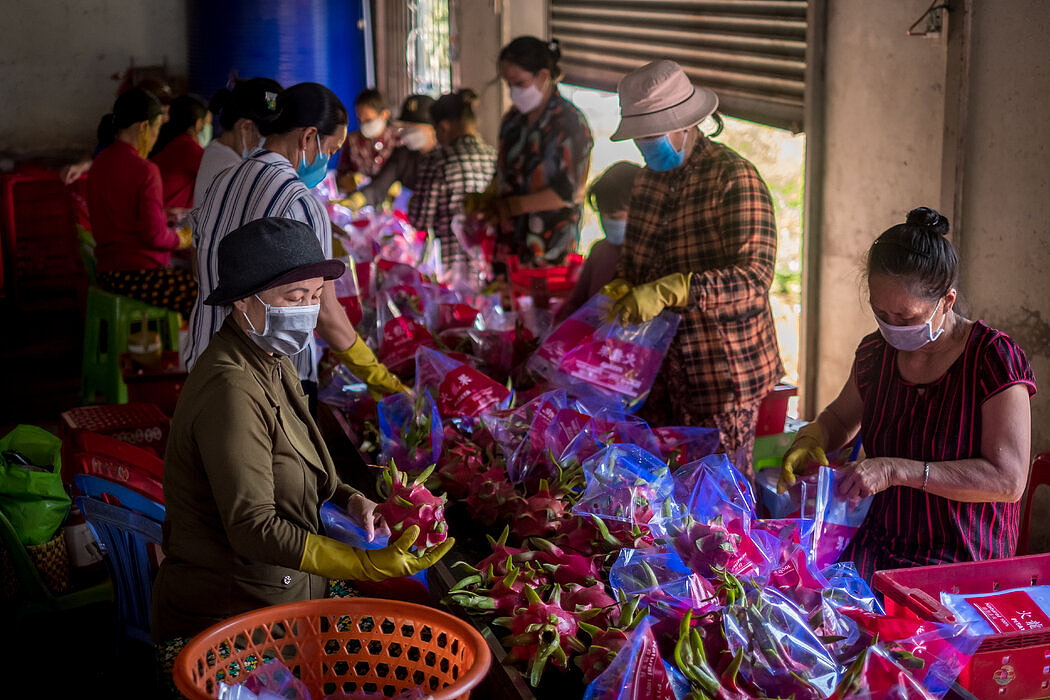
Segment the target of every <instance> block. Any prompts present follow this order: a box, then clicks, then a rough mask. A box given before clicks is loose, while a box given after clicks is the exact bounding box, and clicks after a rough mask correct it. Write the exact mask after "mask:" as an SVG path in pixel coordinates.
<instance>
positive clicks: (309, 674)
mask: <svg viewBox="0 0 1050 700" xmlns="http://www.w3.org/2000/svg"><path fill="white" fill-rule="evenodd" d="M270 659H279V660H280V661H281V663H283V664H284V665H285V666H286V667H287V668H288V669H289V670H291V672H292V673H293V674H295V676H296V677H297V678H299V680H301V681H302V682H303V683H304V684H305V685H306V687H307V689H308V690H309V691H310V694H311V696H312V697H315V698H321V697H324V696H325V695H330V694H333V693H337V692H354V691H365V692H376V693H383V694H384V695H386V696H388V697H389V696H391V695H394V694H396V693H400V692H402V691H404V690H409V689H412V688H416V687H422V688H423V689H424V691H426V692H427V693H429V694H430V695H432V696H433V697H434V698H435V699H436V700H451V698H468V697H470V689H471V688H473V687H475V686H477V685H478V684H479V683H480V682H481V681H482V679H484V677H485V674H486V673H487V672H488V669H489V664H490V663H491V662H492V656H491V654H490V652H489V648H488V645H487V644H486V643H485V640H484V639H483V638H482V636H481V634H479V633H478V631H477V630H476V629H474V627H473V626H471V625H470V623H468V622H466V621H464V620H461V619H459V618H458V617H454V616H452V615H450V614H448V613H446V612H443V611H441V610H437V609H435V608H429V607H426V606H423V605H416V604H415V603H403V602H400V601H394V600H381V599H378V598H322V599H319V600H310V601H306V602H301V603H287V604H285V605H274V606H270V607H267V608H260V609H259V610H254V611H252V612H249V613H245V614H243V615H238V616H237V617H233V618H230V619H229V620H226V621H224V622H220V623H219V624H216V625H213V626H212V627H209V628H208V629H207V630H205V631H204V632H201V633H200V634H198V635H197V636H196V637H194V638H193V639H192V640H190V642H189V643H188V644H187V645H186V647H185V648H184V649H183V650H182V652H181V653H180V654H179V656H178V658H177V659H176V660H175V668H174V678H175V685H176V686H177V687H178V689H179V690H180V691H181V692H182V694H183V695H185V696H186V697H187V698H191V699H204V698H216V697H218V692H219V689H220V687H221V686H220V684H221V683H223V682H226V683H230V684H234V683H238V682H241V681H243V679H244V677H245V675H246V671H245V670H246V669H247V670H251V669H252V668H255V667H256V665H261V664H263V663H265V662H266V661H269V660H270ZM235 673H236V674H237V677H233V674H235Z"/></svg>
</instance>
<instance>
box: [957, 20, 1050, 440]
mask: <svg viewBox="0 0 1050 700" xmlns="http://www.w3.org/2000/svg"><path fill="white" fill-rule="evenodd" d="M974 5H975V12H974V23H973V52H972V59H971V61H972V69H971V71H970V81H969V95H970V99H969V102H968V104H969V129H968V138H967V140H966V144H967V147H966V151H965V159H966V160H965V181H964V187H963V192H964V198H963V200H962V206H963V209H962V225H963V230H962V241H961V252H962V269H963V274H964V275H965V276H964V278H963V280H962V286H963V289H964V291H965V292H966V293H967V295H968V298H969V301H970V305H971V307H972V316H973V318H980V319H984V320H985V321H987V322H988V323H989V324H990V325H991V326H993V327H996V328H999V329H1000V330H1002V331H1004V332H1005V333H1008V334H1009V335H1010V336H1011V337H1013V338H1014V339H1015V340H1017V341H1018V342H1019V343H1020V344H1021V347H1022V348H1023V349H1024V351H1025V352H1026V353H1027V354H1028V358H1029V360H1030V361H1031V363H1032V368H1033V369H1034V370H1035V375H1036V381H1037V382H1038V383H1039V393H1038V394H1037V395H1036V397H1035V399H1034V400H1033V402H1032V432H1033V444H1032V447H1033V451H1034V452H1044V451H1047V450H1050V196H1048V193H1050V167H1048V164H1047V159H1048V158H1050V133H1048V131H1047V120H1048V117H1047V115H1048V114H1050V50H1048V49H1047V46H1046V28H1047V27H1048V26H1050V3H1046V2H1042V1H1041V0H1002V1H1001V2H997V3H994V4H993V3H984V2H976V3H974Z"/></svg>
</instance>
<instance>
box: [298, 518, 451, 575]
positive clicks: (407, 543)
mask: <svg viewBox="0 0 1050 700" xmlns="http://www.w3.org/2000/svg"><path fill="white" fill-rule="evenodd" d="M418 536H419V526H418V525H412V526H410V527H408V528H405V531H404V533H403V534H402V535H401V536H400V537H398V538H397V541H396V542H394V543H393V544H388V545H387V546H386V547H383V548H382V549H358V548H357V547H351V546H350V545H348V544H343V543H342V542H340V541H338V540H333V539H332V538H330V537H324V536H323V535H315V534H313V533H311V534H309V535H307V536H306V546H305V547H303V558H302V561H300V562H299V569H300V570H301V571H306V572H308V573H311V574H317V575H318V576H324V577H326V578H331V579H344V578H345V579H350V580H351V581H385V580H386V579H388V578H399V577H401V576H411V575H412V574H415V573H418V572H420V571H422V570H423V569H426V568H428V567H430V566H432V565H433V564H434V563H435V562H436V561H438V560H439V559H441V557H443V556H445V554H446V553H447V552H448V550H449V549H451V548H452V545H453V544H455V542H456V540H455V539H454V538H452V537H449V538H448V539H447V540H445V541H444V542H442V543H441V544H439V545H437V546H436V547H431V548H430V549H427V550H424V551H422V552H420V553H418V554H417V553H415V552H411V551H409V550H410V549H411V548H412V543H414V542H415V541H416V538H417V537H418Z"/></svg>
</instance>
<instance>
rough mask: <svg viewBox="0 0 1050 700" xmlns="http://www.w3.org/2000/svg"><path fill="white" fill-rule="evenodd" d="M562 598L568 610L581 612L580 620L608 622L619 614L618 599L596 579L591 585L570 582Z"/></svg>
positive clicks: (597, 622)
mask: <svg viewBox="0 0 1050 700" xmlns="http://www.w3.org/2000/svg"><path fill="white" fill-rule="evenodd" d="M564 591H565V592H564V594H563V595H562V599H563V601H564V606H565V609H566V610H572V611H573V612H576V613H579V615H580V621H583V620H587V621H588V622H594V623H595V624H601V623H603V622H608V621H609V620H610V619H611V618H614V617H616V616H617V615H618V614H619V610H618V609H617V607H616V601H615V600H614V599H613V598H612V596H610V595H609V593H608V591H606V590H605V584H604V583H602V582H601V581H595V582H594V583H593V584H591V585H590V586H584V585H582V584H579V583H570V584H568V585H567V586H565V588H564Z"/></svg>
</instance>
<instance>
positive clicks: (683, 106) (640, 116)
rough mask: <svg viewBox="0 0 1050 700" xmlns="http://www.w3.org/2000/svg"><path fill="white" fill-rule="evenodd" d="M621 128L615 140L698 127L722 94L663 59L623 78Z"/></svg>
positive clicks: (612, 137)
mask: <svg viewBox="0 0 1050 700" xmlns="http://www.w3.org/2000/svg"><path fill="white" fill-rule="evenodd" d="M616 92H617V93H619V95H620V126H619V127H617V129H616V132H615V133H614V134H613V135H612V136H611V137H610V138H611V139H612V140H613V141H626V140H627V139H641V138H648V137H651V136H659V135H661V134H669V133H671V132H672V131H679V130H681V129H688V128H690V127H693V126H696V125H697V124H699V123H700V122H702V121H703V120H704V119H706V118H707V117H709V116H711V114H713V113H714V111H715V110H716V109H718V95H716V94H715V93H713V92H712V91H710V90H708V89H707V88H702V87H699V86H696V85H693V83H692V82H691V81H690V80H689V76H687V75H686V74H685V71H684V70H682V67H681V66H680V65H678V64H677V63H675V62H674V61H668V60H666V59H662V60H659V61H653V62H651V63H646V64H645V65H644V66H642V67H641V68H639V69H637V70H635V71H633V72H631V73H628V74H627V75H625V76H623V77H622V78H620V82H619V84H618V85H617V86H616Z"/></svg>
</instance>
